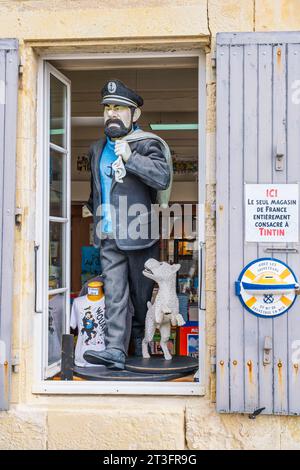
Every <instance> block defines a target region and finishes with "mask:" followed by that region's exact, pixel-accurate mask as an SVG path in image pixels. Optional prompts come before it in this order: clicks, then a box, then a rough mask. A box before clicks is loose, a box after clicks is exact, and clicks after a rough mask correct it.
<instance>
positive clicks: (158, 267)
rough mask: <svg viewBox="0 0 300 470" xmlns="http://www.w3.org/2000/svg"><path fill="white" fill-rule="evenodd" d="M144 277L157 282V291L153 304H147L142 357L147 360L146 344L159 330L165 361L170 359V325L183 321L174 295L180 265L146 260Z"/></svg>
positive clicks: (148, 355)
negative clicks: (168, 344)
mask: <svg viewBox="0 0 300 470" xmlns="http://www.w3.org/2000/svg"><path fill="white" fill-rule="evenodd" d="M144 268H145V269H144V271H143V274H144V276H146V277H148V278H149V279H152V280H153V281H155V282H157V284H158V286H159V291H158V294H157V296H156V299H155V302H154V303H153V304H151V302H147V307H148V312H147V316H146V322H145V337H144V339H143V343H142V351H143V357H144V358H145V359H146V358H149V357H150V354H149V351H148V344H149V343H150V341H152V339H153V336H154V333H155V330H156V328H158V329H159V330H160V337H161V340H160V346H161V349H162V351H163V353H164V357H165V359H166V360H168V361H169V360H170V359H172V356H171V354H170V352H169V350H168V346H167V343H168V341H169V339H170V333H171V325H172V326H176V325H178V326H182V325H184V323H185V321H184V319H183V317H182V315H180V313H179V302H178V298H177V294H176V273H177V271H178V270H179V269H180V264H173V265H171V264H168V263H166V262H159V261H157V260H155V259H153V258H150V259H148V261H146V263H145V265H144Z"/></svg>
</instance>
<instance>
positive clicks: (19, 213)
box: [15, 207, 23, 227]
mask: <svg viewBox="0 0 300 470" xmlns="http://www.w3.org/2000/svg"><path fill="white" fill-rule="evenodd" d="M22 216H23V209H22V208H21V207H16V210H15V224H16V225H17V227H20V226H21V224H22Z"/></svg>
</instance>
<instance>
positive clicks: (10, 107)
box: [0, 39, 18, 410]
mask: <svg viewBox="0 0 300 470" xmlns="http://www.w3.org/2000/svg"><path fill="white" fill-rule="evenodd" d="M17 91H18V42H17V41H16V40H13V39H2V40H0V410H7V409H8V405H9V395H10V375H11V325H12V296H13V255H14V220H15V167H16V160H15V154H16V120H17Z"/></svg>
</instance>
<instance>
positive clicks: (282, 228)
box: [245, 184, 299, 243]
mask: <svg viewBox="0 0 300 470" xmlns="http://www.w3.org/2000/svg"><path fill="white" fill-rule="evenodd" d="M298 213H299V187H298V184H246V185H245V241H246V242H272V243H274V242H280V243H286V242H298V241H299V220H298V219H299V218H298Z"/></svg>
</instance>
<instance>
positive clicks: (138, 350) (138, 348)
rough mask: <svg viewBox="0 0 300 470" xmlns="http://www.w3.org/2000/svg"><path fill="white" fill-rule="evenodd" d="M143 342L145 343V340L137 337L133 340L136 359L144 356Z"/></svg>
mask: <svg viewBox="0 0 300 470" xmlns="http://www.w3.org/2000/svg"><path fill="white" fill-rule="evenodd" d="M142 342H143V338H142V337H140V336H136V337H135V338H132V344H133V354H134V356H135V357H142V356H143V350H142Z"/></svg>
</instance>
